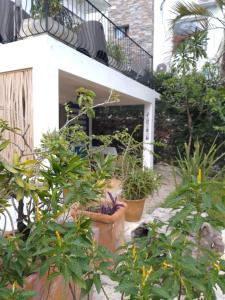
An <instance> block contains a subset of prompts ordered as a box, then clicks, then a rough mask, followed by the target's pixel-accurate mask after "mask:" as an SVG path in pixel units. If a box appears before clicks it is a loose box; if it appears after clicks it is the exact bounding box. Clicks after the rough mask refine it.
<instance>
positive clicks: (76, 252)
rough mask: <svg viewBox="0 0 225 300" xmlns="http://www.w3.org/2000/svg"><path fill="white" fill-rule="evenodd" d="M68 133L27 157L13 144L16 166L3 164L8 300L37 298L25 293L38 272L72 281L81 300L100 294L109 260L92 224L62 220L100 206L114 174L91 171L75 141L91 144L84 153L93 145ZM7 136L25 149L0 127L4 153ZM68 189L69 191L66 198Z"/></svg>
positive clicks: (3, 267)
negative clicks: (94, 203) (74, 210)
mask: <svg viewBox="0 0 225 300" xmlns="http://www.w3.org/2000/svg"><path fill="white" fill-rule="evenodd" d="M110 95H111V96H112V98H114V100H115V96H114V95H113V94H112V93H111V94H110ZM93 96H94V95H93V94H91V93H90V91H88V90H85V89H82V90H79V95H78V100H79V101H80V103H79V104H80V106H81V107H82V114H85V113H86V114H88V112H90V111H91V110H92V107H91V105H90V101H92V98H91V99H90V97H93ZM80 97H82V99H81V98H80ZM110 99H111V97H110V98H109V99H108V101H110ZM114 100H112V101H114ZM69 125H70V120H68V123H67V126H69ZM67 126H65V127H64V128H63V129H62V130H61V131H60V132H51V133H50V132H49V133H47V134H45V135H44V136H43V139H42V143H41V145H40V148H39V149H36V150H35V152H31V153H28V154H27V153H23V151H22V150H21V149H20V147H19V146H17V145H14V146H15V152H14V154H13V159H12V161H5V160H4V159H3V158H2V156H1V157H0V199H1V200H0V213H1V215H3V216H6V215H7V216H8V218H9V220H10V222H11V225H12V232H11V236H5V229H4V228H3V232H1V234H2V236H1V238H0V254H1V257H5V258H6V259H4V260H2V259H0V290H1V296H2V298H3V296H4V298H3V299H4V300H5V299H7V300H8V299H25V298H26V297H29V296H31V292H26V291H24V290H23V289H24V283H25V282H26V277H27V276H28V275H29V274H31V273H33V272H35V273H39V275H40V276H42V275H44V274H46V273H48V276H47V277H48V280H50V281H51V280H54V278H56V276H57V275H61V276H62V278H64V280H65V282H66V284H70V283H71V282H72V283H75V284H76V285H77V286H78V287H80V288H81V289H82V295H83V296H84V295H85V294H87V293H88V292H89V290H90V289H91V287H92V286H93V284H94V285H95V287H96V289H97V291H98V292H99V291H100V289H101V288H102V287H101V281H100V274H102V272H103V270H104V272H106V273H107V272H108V269H107V268H108V265H109V264H108V263H107V261H105V258H107V257H108V256H107V253H106V251H105V250H104V249H101V248H99V247H98V246H97V245H96V242H95V240H93V238H92V233H91V229H90V222H89V220H87V219H85V218H77V219H76V220H74V222H70V223H68V221H67V219H68V218H64V217H63V220H61V219H62V216H69V211H70V207H71V204H74V203H77V204H79V203H81V204H86V203H87V202H89V201H90V200H95V199H98V197H99V196H100V195H101V193H102V189H103V187H102V183H101V179H102V177H104V176H106V177H107V171H106V167H107V168H108V164H107V163H106V165H105V166H104V167H102V170H101V171H99V170H98V167H99V166H98V164H96V166H95V170H93V169H92V167H91V163H90V158H91V156H89V152H88V151H87V153H86V155H85V156H80V155H78V154H76V153H74V152H73V151H72V149H71V138H75V137H76V139H77V140H78V141H79V139H81V140H80V141H82V142H83V141H85V143H84V144H85V147H87V145H88V141H87V139H86V136H85V134H82V133H81V132H80V128H79V126H78V127H77V126H75V128H73V130H72V129H71V128H70V130H67ZM8 132H11V133H13V134H15V135H16V134H18V135H20V137H22V138H24V143H25V144H27V141H26V139H25V135H24V134H23V133H21V132H20V131H19V129H17V128H11V127H10V126H9V125H8V124H7V122H5V121H1V122H0V151H1V152H2V151H4V150H5V149H6V148H7V146H8V145H9V144H10V143H11V141H10V140H8V139H6V138H5V133H8ZM20 150H21V151H20ZM27 155H28V156H27ZM28 158H29V159H28ZM104 168H105V171H104ZM65 190H67V191H68V192H67V195H66V196H65V197H63V192H64V191H65ZM25 200H26V201H25ZM10 201H11V202H12V203H13V205H14V207H15V210H16V212H17V214H18V221H17V228H15V227H14V224H13V220H12V217H11V216H10V213H9V211H8V209H7V207H8V205H9V203H10ZM25 207H26V212H25ZM84 253H85V255H84ZM108 259H109V257H108V258H107V259H106V260H108ZM71 293H72V290H71ZM73 296H74V299H76V298H75V295H73ZM10 297H11V298H10Z"/></svg>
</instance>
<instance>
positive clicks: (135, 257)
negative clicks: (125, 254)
mask: <svg viewBox="0 0 225 300" xmlns="http://www.w3.org/2000/svg"><path fill="white" fill-rule="evenodd" d="M132 259H133V262H134V263H135V262H136V260H137V248H136V245H135V244H134V245H133V248H132Z"/></svg>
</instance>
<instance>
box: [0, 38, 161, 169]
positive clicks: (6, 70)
mask: <svg viewBox="0 0 225 300" xmlns="http://www.w3.org/2000/svg"><path fill="white" fill-rule="evenodd" d="M39 45H42V47H41V48H40V46H39ZM0 53H1V56H0V75H1V73H2V76H3V77H4V78H5V79H4V80H6V79H7V74H11V75H10V76H11V77H12V74H17V73H18V72H24V71H25V70H30V71H29V72H30V75H29V76H30V78H29V80H30V84H29V85H28V86H27V87H26V89H27V91H26V93H25V95H26V94H29V99H30V100H29V101H30V102H29V104H28V102H27V99H25V98H24V99H22V98H23V97H22V98H21V103H20V105H21V107H22V108H23V106H24V103H25V106H26V104H27V106H29V107H28V108H29V113H28V112H27V110H26V113H28V115H29V116H30V118H29V120H32V121H30V122H31V124H30V130H31V129H32V139H31V140H32V147H38V146H39V144H40V140H41V138H42V135H43V133H46V132H47V131H51V130H58V129H59V127H60V124H61V125H62V120H63V116H62V107H63V104H64V103H65V102H68V101H71V100H74V98H75V90H76V89H77V88H79V87H84V88H86V89H90V90H92V91H93V92H95V93H96V98H95V105H96V104H100V103H102V102H104V101H105V100H106V99H107V98H108V96H109V94H110V91H111V90H113V91H115V92H117V93H118V94H119V95H120V103H117V104H116V105H137V104H139V105H144V124H143V125H144V126H143V140H144V144H145V147H144V165H145V166H146V167H152V166H153V156H152V150H153V144H152V143H153V141H154V114H155V99H156V98H158V93H156V92H155V91H154V90H152V89H151V88H149V87H146V86H144V85H143V84H141V83H139V82H137V81H135V80H133V79H131V78H129V77H127V76H125V75H124V74H122V73H120V72H118V71H116V70H115V69H111V68H108V67H107V66H105V65H104V64H101V63H99V62H97V61H95V60H93V59H92V58H90V57H88V56H86V55H83V54H82V53H80V52H78V51H76V50H74V49H72V48H71V47H68V46H67V45H64V44H63V43H61V42H60V41H57V40H56V39H54V38H52V37H50V36H48V35H47V34H46V35H41V36H36V37H31V38H29V39H25V40H22V41H17V42H16V43H9V44H5V45H3V46H2V47H1V51H0ZM15 53H17V55H15ZM6 57H10V58H11V59H10V60H6V59H5V58H6ZM18 57H19V59H18ZM11 77H10V78H11ZM24 78H26V77H21V78H20V79H19V80H20V83H21V89H22V91H23V90H24V83H23V81H24V80H25V79H24ZM13 80H15V81H18V78H17V77H16V76H15V78H14V79H13V78H11V79H10V80H9V82H10V84H11V86H8V85H7V84H6V82H2V87H3V88H4V89H5V88H7V87H8V88H9V89H11V90H12V86H13ZM22 93H23V92H22ZM6 102H7V103H11V108H10V109H13V108H12V101H10V99H8V100H7V101H6ZM106 105H107V104H106ZM26 109H27V107H26ZM21 117H22V116H21ZM60 122H61V123H60ZM11 125H12V126H13V125H14V126H17V124H11ZM113 131H114V129H113V128H112V132H113ZM91 132H92V124H91V121H90V122H89V134H91Z"/></svg>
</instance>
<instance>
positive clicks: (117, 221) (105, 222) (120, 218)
mask: <svg viewBox="0 0 225 300" xmlns="http://www.w3.org/2000/svg"><path fill="white" fill-rule="evenodd" d="M108 194H109V197H110V200H111V202H109V201H104V203H102V204H101V205H98V206H97V205H96V206H92V207H88V208H87V209H86V210H78V211H77V210H72V212H71V215H72V216H73V217H75V216H76V215H77V214H79V215H85V216H87V217H89V218H90V219H91V224H92V230H93V233H94V235H95V239H96V241H97V243H98V244H99V245H101V246H104V247H105V248H107V249H108V250H109V251H111V252H115V251H116V250H117V249H118V248H119V247H120V246H121V245H122V243H123V241H124V222H125V211H126V204H125V203H121V202H117V198H114V197H113V196H112V194H110V193H108Z"/></svg>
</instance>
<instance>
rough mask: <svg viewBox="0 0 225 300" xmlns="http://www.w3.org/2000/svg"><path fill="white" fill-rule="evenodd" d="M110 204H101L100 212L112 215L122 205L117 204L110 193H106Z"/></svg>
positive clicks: (115, 198)
mask: <svg viewBox="0 0 225 300" xmlns="http://www.w3.org/2000/svg"><path fill="white" fill-rule="evenodd" d="M108 195H109V198H110V200H111V203H102V204H101V206H100V212H101V213H102V214H104V215H113V214H114V213H115V212H116V211H117V210H118V209H119V208H120V207H123V206H124V205H123V204H121V203H118V202H117V197H113V195H112V194H111V193H109V192H108Z"/></svg>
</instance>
